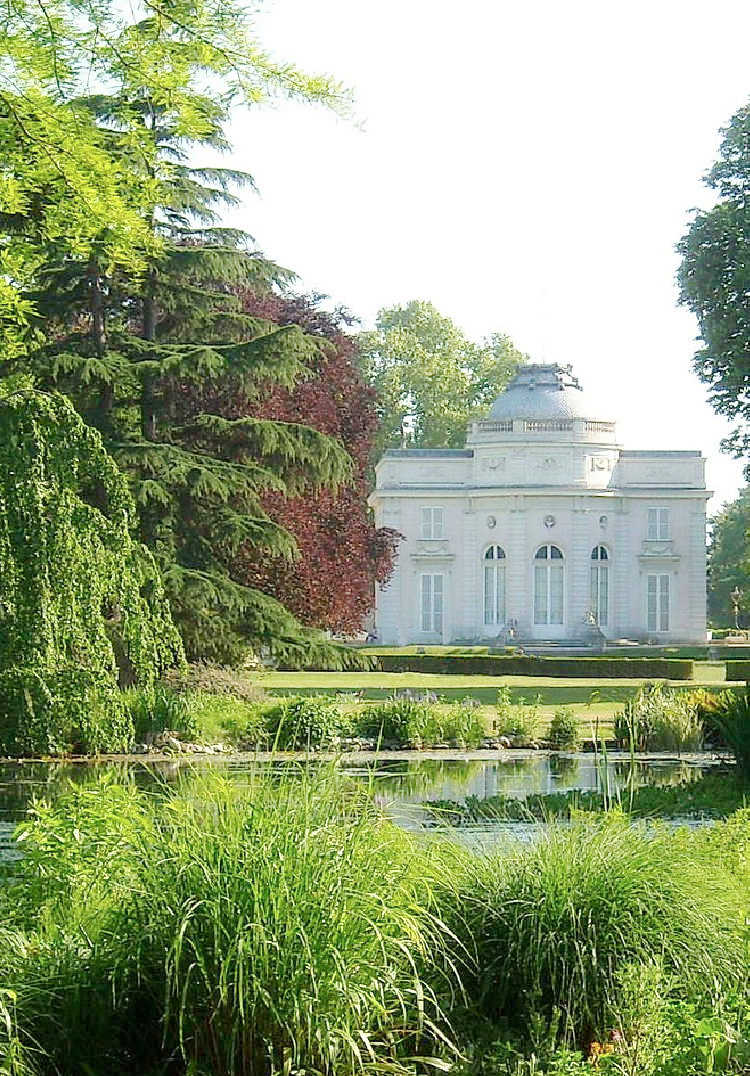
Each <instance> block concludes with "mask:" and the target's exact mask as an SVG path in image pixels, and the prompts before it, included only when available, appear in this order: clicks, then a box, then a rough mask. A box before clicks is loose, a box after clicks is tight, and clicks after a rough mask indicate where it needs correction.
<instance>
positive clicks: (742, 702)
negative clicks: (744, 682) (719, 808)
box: [707, 662, 750, 777]
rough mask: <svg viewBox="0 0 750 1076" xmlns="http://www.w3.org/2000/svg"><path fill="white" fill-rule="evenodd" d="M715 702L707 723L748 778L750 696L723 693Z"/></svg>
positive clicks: (749, 761) (749, 772)
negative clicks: (716, 702)
mask: <svg viewBox="0 0 750 1076" xmlns="http://www.w3.org/2000/svg"><path fill="white" fill-rule="evenodd" d="M737 664H740V663H739V662H738V663H737ZM743 664H744V663H743ZM746 664H748V665H750V662H748V663H746ZM749 671H750V670H749ZM717 701H718V704H717V705H716V706H714V707H713V708H712V709H711V711H710V712H709V714H708V717H707V721H708V722H709V723H710V725H711V727H713V728H714V729H716V731H717V732H718V734H719V738H720V741H721V742H722V743H723V744H724V745H725V746H726V747H728V748H729V750H730V751H731V752H732V753H733V754H734V756H735V758H736V759H737V768H738V769H739V771H740V773H741V774H743V775H744V776H745V777H750V694H749V693H748V691H747V690H746V691H744V692H741V693H738V694H735V693H733V692H730V691H725V692H724V693H723V694H722V695H721V696H720V697H719V700H717Z"/></svg>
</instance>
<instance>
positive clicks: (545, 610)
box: [534, 545, 565, 624]
mask: <svg viewBox="0 0 750 1076" xmlns="http://www.w3.org/2000/svg"><path fill="white" fill-rule="evenodd" d="M564 570H565V569H564V562H563V555H562V550H560V549H558V548H557V546H556V545H543V546H541V547H540V548H539V549H537V551H536V555H535V557H534V623H535V624H562V623H563V621H564V614H563V610H564V607H565V578H564Z"/></svg>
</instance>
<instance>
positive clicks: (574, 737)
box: [548, 706, 581, 751]
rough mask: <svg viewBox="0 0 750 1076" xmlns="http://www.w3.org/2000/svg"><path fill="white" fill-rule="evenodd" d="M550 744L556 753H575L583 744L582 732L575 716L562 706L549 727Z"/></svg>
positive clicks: (556, 711)
mask: <svg viewBox="0 0 750 1076" xmlns="http://www.w3.org/2000/svg"><path fill="white" fill-rule="evenodd" d="M548 738H549V743H550V746H551V747H552V748H553V749H554V750H556V751H575V750H576V748H577V747H578V745H579V744H580V742H581V731H580V729H579V727H578V722H577V720H576V717H575V714H574V713H573V712H572V711H571V710H569V709H568V708H567V707H565V706H561V707H560V708H559V709H558V710H555V713H554V715H553V717H552V720H551V722H550V726H549V737H548Z"/></svg>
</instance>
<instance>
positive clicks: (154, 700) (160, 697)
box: [123, 684, 200, 743]
mask: <svg viewBox="0 0 750 1076" xmlns="http://www.w3.org/2000/svg"><path fill="white" fill-rule="evenodd" d="M123 701H124V703H125V708H126V710H127V711H128V713H129V714H130V718H131V720H132V722H133V727H134V729H135V738H136V740H137V741H138V742H139V743H142V742H143V741H144V740H146V739H147V738H148V737H149V735H151V734H153V733H156V732H165V731H167V730H169V731H171V732H177V733H179V734H180V735H182V736H185V737H187V738H189V739H193V740H195V739H197V738H198V736H199V734H200V729H199V726H198V722H197V720H196V715H195V707H194V704H193V698H192V697H191V696H189V695H184V694H178V692H176V691H173V690H172V689H171V688H169V687H167V686H166V685H164V684H156V685H155V686H154V687H151V688H131V689H130V690H128V691H124V692H123Z"/></svg>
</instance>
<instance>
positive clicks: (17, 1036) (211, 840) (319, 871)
mask: <svg viewBox="0 0 750 1076" xmlns="http://www.w3.org/2000/svg"><path fill="white" fill-rule="evenodd" d="M22 836H23V837H24V840H23V842H22V843H23V845H24V846H25V849H26V853H27V854H26V859H25V860H24V861H23V863H22V866H21V876H20V878H19V879H17V881H16V883H15V885H13V886H12V887H11V889H10V891H9V892H7V893H6V894H5V895H4V898H2V907H1V908H0V910H1V911H3V912H7V919H8V921H9V923H10V924H11V926H12V930H11V933H10V935H9V937H10V942H9V944H6V945H5V946H3V948H2V952H1V953H0V981H1V982H2V983H3V984H4V985H5V986H6V987H7V989H9V990H11V991H13V996H14V1001H13V1007H14V1014H13V1019H12V1021H10V1022H6V1024H5V1025H4V1026H3V1024H2V1022H1V1021H0V1058H2V1057H3V1049H4V1050H5V1054H6V1065H12V1067H10V1068H8V1071H9V1072H11V1073H12V1074H13V1076H24V1074H25V1073H26V1072H30V1071H38V1072H43V1073H47V1072H50V1073H51V1072H70V1073H73V1072H87V1071H92V1072H96V1073H97V1074H98V1076H103V1074H105V1073H110V1072H111V1073H115V1072H117V1073H121V1072H124V1071H128V1072H133V1073H138V1072H146V1071H151V1069H155V1068H156V1066H157V1065H164V1064H165V1063H167V1062H168V1061H169V1059H170V1058H171V1059H173V1061H172V1064H174V1060H175V1059H181V1061H180V1064H179V1065H178V1066H177V1070H176V1071H190V1072H191V1073H192V1072H194V1073H206V1074H208V1073H211V1074H216V1076H234V1074H238V1076H239V1074H242V1076H245V1074H250V1073H252V1074H259V1073H270V1072H282V1071H286V1072H294V1071H297V1072H299V1071H302V1070H306V1071H309V1072H319V1073H328V1072H334V1071H336V1072H356V1071H365V1070H374V1069H375V1068H377V1069H378V1070H382V1071H390V1072H394V1073H397V1072H400V1071H406V1070H407V1069H410V1068H411V1067H413V1065H412V1063H411V1062H409V1061H407V1060H406V1059H407V1058H409V1057H416V1056H422V1055H425V1054H430V1053H431V1052H432V1051H434V1050H435V1049H438V1050H439V1051H440V1052H441V1053H445V1052H446V1051H449V1050H450V1046H449V1037H448V1027H447V1023H446V1021H445V1018H444V1016H443V1013H442V1011H441V1009H440V1006H439V1004H438V1002H437V999H436V996H435V993H434V991H433V989H432V988H431V986H430V983H431V982H438V981H440V982H442V981H443V980H444V976H445V975H446V974H448V975H450V972H449V971H446V968H447V967H448V965H447V964H446V963H445V956H444V954H445V952H446V938H447V935H446V930H445V928H444V927H443V925H442V923H441V921H440V919H439V918H438V916H437V914H436V911H437V908H436V904H435V898H434V891H435V883H434V881H433V880H432V879H433V871H434V864H433V860H432V858H431V857H430V856H427V855H426V854H422V853H421V852H420V850H419V847H418V846H417V845H416V844H415V842H414V840H413V839H412V838H411V837H410V836H409V835H408V834H406V833H405V832H403V831H400V830H399V829H397V828H396V827H395V826H393V825H392V824H391V823H389V822H388V821H387V820H385V819H383V818H382V817H381V815H380V814H379V812H378V811H377V810H376V809H375V807H374V806H373V803H372V801H371V799H370V798H369V797H368V796H367V795H366V794H363V793H362V792H361V791H357V790H355V789H354V788H353V787H352V786H351V785H349V784H342V783H341V781H340V780H339V779H337V778H336V777H335V776H334V775H333V774H332V773H327V774H323V775H318V776H316V777H309V778H308V777H305V776H304V775H302V774H301V775H300V776H299V778H297V779H294V780H281V781H277V782H272V781H269V780H263V779H259V780H252V781H250V782H248V784H247V785H245V786H244V787H242V786H238V785H237V784H230V783H228V782H226V781H225V780H222V779H220V778H217V777H216V776H210V777H200V778H196V779H195V780H194V781H192V782H191V783H190V785H189V786H188V788H186V789H185V790H184V791H183V792H182V793H178V794H177V795H171V796H165V798H163V799H162V800H161V801H157V800H153V799H150V798H148V797H146V796H144V795H143V794H142V793H140V794H139V793H137V792H133V791H131V790H127V789H119V788H117V789H115V788H112V787H107V786H106V785H105V786H102V787H99V788H96V789H93V790H91V789H89V790H85V792H78V791H74V792H72V793H71V795H70V797H68V798H67V799H66V800H62V801H60V802H59V803H58V804H57V805H56V807H55V808H54V809H51V808H40V809H39V810H38V811H37V813H36V816H35V817H34V819H33V820H32V821H31V822H30V823H29V824H28V825H27V826H26V827H25V828H24V831H23V833H22ZM14 907H15V910H13V911H12V909H13V908H14ZM3 1036H5V1038H4V1040H3ZM8 1058H11V1059H12V1061H8ZM1 1068H2V1066H1V1065H0V1069H1Z"/></svg>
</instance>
